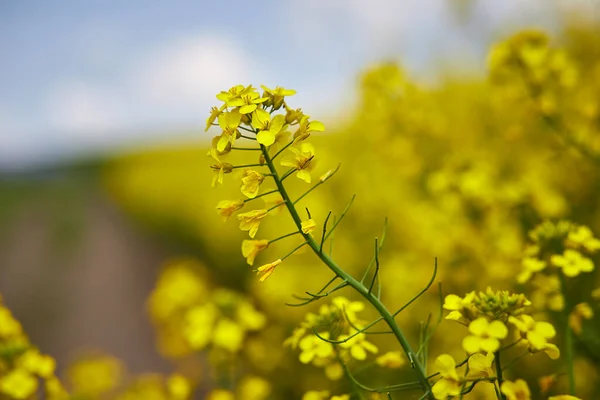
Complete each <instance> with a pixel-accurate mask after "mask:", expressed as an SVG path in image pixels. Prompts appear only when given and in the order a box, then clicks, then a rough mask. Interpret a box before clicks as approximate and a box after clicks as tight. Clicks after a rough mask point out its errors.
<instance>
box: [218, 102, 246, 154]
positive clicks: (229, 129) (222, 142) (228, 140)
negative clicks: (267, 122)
mask: <svg viewBox="0 0 600 400" xmlns="http://www.w3.org/2000/svg"><path fill="white" fill-rule="evenodd" d="M241 121H242V114H240V112H239V111H238V110H237V109H236V110H233V111H229V112H224V113H221V114H220V115H219V126H220V127H221V129H223V132H222V133H221V137H220V138H219V141H218V142H217V150H218V151H224V150H225V148H226V147H227V145H228V144H231V145H232V146H233V144H234V142H235V140H236V139H237V138H238V137H239V132H238V126H240V122H241Z"/></svg>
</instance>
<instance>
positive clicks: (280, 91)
mask: <svg viewBox="0 0 600 400" xmlns="http://www.w3.org/2000/svg"><path fill="white" fill-rule="evenodd" d="M260 87H261V88H262V89H263V90H264V91H265V93H263V97H268V98H269V101H268V102H267V103H266V104H267V105H268V106H273V108H274V109H275V110H278V109H279V108H281V106H282V105H283V98H284V97H285V96H293V95H295V94H296V91H295V90H292V89H284V88H282V87H281V86H276V87H275V89H274V90H273V89H269V88H268V87H266V86H265V85H260Z"/></svg>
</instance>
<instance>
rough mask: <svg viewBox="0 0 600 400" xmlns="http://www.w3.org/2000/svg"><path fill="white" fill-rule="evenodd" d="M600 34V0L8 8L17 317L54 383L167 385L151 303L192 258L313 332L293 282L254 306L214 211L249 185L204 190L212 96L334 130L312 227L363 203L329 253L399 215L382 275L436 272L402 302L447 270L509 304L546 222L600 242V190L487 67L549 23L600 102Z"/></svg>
mask: <svg viewBox="0 0 600 400" xmlns="http://www.w3.org/2000/svg"><path fill="white" fill-rule="evenodd" d="M599 21H600V2H598V1H597V0H578V1H574V0H564V1H558V0H557V1H546V0H520V1H503V2H489V1H476V0H421V1H394V0H373V1H369V2H364V1H359V0H347V1H341V0H332V1H316V0H315V1H313V0H304V1H294V2H292V1H290V2H285V1H255V2H252V3H251V5H250V4H249V3H248V2H241V1H240V2H237V1H232V2H218V1H213V2H209V1H172V2H158V1H142V0H131V1H127V2H121V1H98V0H90V1H86V2H79V1H67V0H63V1H54V2H47V1H34V0H32V1H1V2H0V54H2V62H1V63H0V71H1V73H0V293H2V296H3V301H4V303H5V304H6V305H7V306H8V307H9V308H11V309H12V310H13V312H14V314H15V316H16V317H17V318H18V319H19V320H20V321H21V322H22V324H23V326H24V328H25V330H26V331H27V332H28V334H29V336H30V338H31V340H32V342H33V343H36V344H37V345H38V346H39V347H40V349H41V350H42V351H43V352H45V353H48V354H51V355H52V356H54V357H56V359H57V360H58V365H59V369H61V368H63V369H64V368H65V366H66V365H68V363H69V362H70V360H72V359H73V357H75V356H76V355H77V354H78V353H79V352H81V351H82V350H81V349H102V350H103V351H105V352H107V353H109V354H112V355H114V356H116V357H118V358H119V359H121V360H122V361H123V363H124V364H125V365H126V366H127V369H128V370H129V371H130V372H131V373H133V374H135V373H142V372H149V371H156V372H168V371H171V370H172V369H173V367H172V360H171V361H167V360H166V358H167V359H168V357H166V358H165V357H164V354H161V351H160V349H159V350H157V346H156V345H155V342H156V332H155V329H153V327H152V324H151V322H150V320H149V318H148V315H147V312H146V309H147V306H146V304H147V299H148V297H149V295H150V293H151V291H152V290H153V288H154V287H155V285H156V280H157V276H158V274H159V272H160V270H161V267H162V266H163V265H164V264H165V263H167V262H169V260H172V259H173V258H174V257H175V258H176V257H193V258H194V259H196V260H199V261H198V262H199V263H201V264H202V267H201V268H202V269H203V270H206V271H209V272H208V274H211V276H212V277H213V278H211V279H212V281H214V282H215V285H223V286H225V287H230V288H233V289H235V290H239V291H243V292H245V293H247V294H248V295H249V296H250V297H252V298H254V302H255V303H256V304H257V307H259V308H261V309H263V311H264V312H265V313H266V314H267V315H268V316H269V318H271V319H272V321H281V320H283V321H284V322H285V323H288V324H291V322H290V321H291V320H293V319H294V318H296V320H297V319H298V318H299V317H301V315H302V312H297V313H295V311H294V312H292V313H289V310H288V309H287V308H285V306H284V305H283V303H284V302H285V301H288V300H289V298H290V294H291V292H292V291H295V292H299V293H301V292H302V291H303V290H306V289H305V288H302V286H298V282H297V279H295V278H294V275H293V273H292V271H293V268H292V267H290V268H289V270H290V271H289V272H281V273H280V274H279V276H278V275H277V274H276V275H274V276H273V277H272V278H270V280H279V281H278V282H275V283H273V282H267V283H266V284H264V285H262V286H261V287H260V288H259V290H257V289H256V279H255V277H254V276H253V274H251V273H250V271H249V269H248V268H247V266H245V261H244V259H243V258H242V257H241V254H240V252H239V245H240V242H241V240H242V238H243V235H242V234H241V233H240V232H239V230H238V229H237V227H236V224H235V222H232V221H230V223H229V224H227V225H223V224H222V222H221V221H220V219H219V218H218V217H217V216H216V215H215V212H214V205H215V204H216V202H217V201H218V200H220V199H226V198H230V197H231V196H233V195H234V193H237V183H232V181H234V180H235V179H230V180H229V182H228V183H229V185H228V184H227V183H226V185H225V187H224V188H217V189H212V188H211V187H210V181H211V175H212V173H211V171H210V169H209V168H208V166H209V164H210V162H209V161H208V160H207V158H206V157H205V153H206V150H207V149H208V147H209V146H210V139H211V138H212V136H213V135H214V134H216V133H214V132H213V133H212V134H211V133H205V132H204V125H205V120H206V117H207V116H208V113H209V110H210V107H211V106H214V105H217V100H216V98H215V95H216V93H218V92H219V91H221V90H227V89H228V88H229V87H231V86H233V85H236V84H240V83H241V84H253V85H254V86H255V87H258V86H259V85H260V84H265V85H267V86H269V87H274V86H276V85H280V86H284V87H286V88H293V89H295V90H296V91H297V92H298V93H297V95H295V96H293V97H291V98H290V99H289V103H290V104H291V105H292V107H302V109H303V110H304V111H305V112H306V113H307V114H309V115H311V116H312V117H313V119H318V120H320V121H323V122H324V123H325V125H326V127H327V132H326V133H325V134H323V135H317V137H315V138H314V142H315V145H316V147H317V151H320V152H321V153H317V154H319V156H321V154H322V155H323V157H322V158H320V159H319V164H318V166H319V169H320V170H322V171H323V172H324V171H326V170H327V169H329V168H330V167H331V166H335V165H336V164H337V163H338V162H339V161H341V162H342V165H343V167H342V169H341V170H340V172H339V175H338V178H337V179H338V180H337V181H334V182H333V183H332V185H331V187H330V188H329V189H323V192H322V193H321V194H317V195H316V197H314V198H313V200H311V201H312V203H311V211H312V210H314V211H313V215H315V216H316V219H317V221H318V222H317V223H318V224H319V218H320V221H322V220H323V218H324V216H325V215H326V213H327V211H328V210H329V209H336V210H339V209H343V207H344V205H345V204H346V202H347V200H348V199H349V198H350V196H351V195H352V194H353V193H357V194H358V197H357V201H356V204H355V208H354V212H353V213H352V215H351V216H349V217H348V220H347V222H346V224H347V225H346V226H345V229H346V231H347V232H346V233H345V234H341V236H340V239H339V244H337V245H336V246H339V248H340V249H344V248H353V249H355V250H352V251H345V252H343V251H341V250H340V253H344V254H343V255H340V256H341V257H342V260H347V261H348V263H349V269H351V270H352V269H353V268H355V269H354V270H355V271H359V270H360V267H361V266H364V263H362V264H361V262H362V261H359V259H360V257H361V251H363V250H364V252H363V253H362V254H365V252H366V253H367V254H368V251H369V250H368V249H370V248H371V246H372V244H371V240H372V237H374V236H376V235H378V234H379V232H380V229H381V224H382V221H383V218H384V217H385V216H386V215H387V216H389V217H390V221H391V228H390V229H391V232H392V236H391V239H390V242H389V243H390V244H389V246H390V249H391V250H390V252H389V253H388V256H387V257H388V258H387V261H388V262H389V263H390V264H391V265H398V270H397V271H402V268H414V267H415V266H418V269H419V270H423V274H414V275H412V276H411V277H409V278H406V277H404V278H402V279H404V280H402V279H399V280H398V281H397V282H398V284H397V285H398V287H400V288H409V289H410V288H414V289H415V290H417V289H418V288H420V287H422V285H423V283H424V282H426V281H427V276H428V274H429V273H430V268H431V266H432V260H433V257H434V256H438V257H440V260H441V267H442V269H443V270H445V271H446V272H443V273H442V274H441V279H442V281H444V283H445V284H446V283H448V286H447V288H448V290H449V291H452V289H455V292H456V293H458V294H462V293H464V292H466V291H470V290H474V289H484V288H485V286H486V285H487V284H490V283H492V284H495V286H499V287H498V288H509V287H510V285H513V284H514V276H515V274H514V273H513V272H514V271H515V270H516V269H518V267H519V265H520V264H519V257H520V256H521V253H522V248H523V246H524V245H525V243H526V242H527V236H526V234H527V231H528V230H529V229H531V227H533V226H535V224H537V223H539V222H540V221H542V220H543V219H545V218H568V219H573V220H575V221H576V222H577V223H581V224H586V225H589V226H590V227H592V229H593V230H594V231H595V232H596V235H598V234H599V233H600V230H599V229H600V219H599V214H598V210H597V208H598V205H597V201H596V200H598V182H599V180H598V173H597V169H594V168H592V167H591V166H590V165H589V164H587V163H586V161H585V160H582V158H581V157H580V156H579V155H577V154H573V153H572V152H568V151H563V150H560V146H559V145H560V143H558V142H557V141H556V140H554V138H552V137H551V134H550V133H548V131H547V129H546V128H541V127H540V126H538V125H536V124H535V123H534V122H532V121H533V118H531V117H530V116H528V115H525V116H523V115H521V114H520V113H521V111H522V108H523V107H522V106H520V105H519V104H518V103H509V102H507V101H505V100H498V99H496V98H495V97H494V96H493V93H492V89H490V88H489V87H488V86H487V85H488V82H487V80H488V71H487V69H486V57H487V54H488V51H489V49H490V46H491V45H492V44H493V43H495V42H497V41H499V40H504V39H506V38H507V37H508V36H510V35H512V34H514V33H515V32H517V31H519V30H520V29H523V28H532V27H533V28H538V29H541V30H543V31H545V32H547V33H548V35H549V37H550V38H551V42H552V43H553V45H554V46H557V47H560V48H566V49H567V51H568V52H570V54H572V57H573V59H574V60H575V63H576V64H577V66H578V68H579V69H580V70H581V71H582V72H581V76H582V77H583V78H582V79H583V82H584V84H582V86H585V87H588V89H589V90H592V89H591V88H590V87H594V88H597V86H598V84H599V83H598V82H599V81H597V80H595V79H596V78H598V77H600V75H598V74H596V75H594V72H593V71H598V70H599V69H598V66H599V65H600V64H599V63H600V45H599V43H600V29H599V25H598V22H599ZM594 68H596V70H594ZM389 92H390V93H391V92H394V93H393V94H390V93H389ZM597 93H600V92H591V93H588V97H589V98H590V99H591V98H593V97H594V95H595V94H597ZM386 96H387V97H386ZM586 101H587V100H586ZM595 101H596V100H595ZM586 104H592V105H594V106H595V104H597V102H596V103H593V102H592V101H591V100H589V101H588V102H587V103H586ZM591 112H592V113H596V114H594V115H595V116H593V118H597V109H596V110H595V111H594V110H593V111H591ZM596 132H597V131H596ZM596 135H597V133H596ZM387 144H391V145H390V146H387ZM590 146H592V144H590ZM319 149H321V150H319ZM566 170H568V171H570V173H569V174H567V173H566V172H565V171H566ZM449 182H450V183H449ZM451 182H455V183H456V182H460V183H457V186H458V188H454V187H453V186H452V183H451ZM234 186H235V187H234ZM228 196H229V197H228ZM465 204H466V205H465ZM348 221H349V222H348ZM261 229H263V228H261ZM264 229H265V231H264V233H271V234H272V235H275V232H278V231H280V230H281V229H278V227H277V226H276V224H275V223H273V224H272V225H269V226H267V227H266V228H264ZM217 238H218V240H217ZM354 243H363V244H364V245H363V244H361V245H358V246H355V247H352V245H351V244H354ZM344 246H346V247H344ZM273 254H275V253H273ZM363 258H364V257H363ZM363 261H364V260H363ZM367 261H368V259H367ZM303 262H306V261H298V262H297V263H298V264H299V265H300V264H302V263H303ZM509 265H512V267H509ZM302 268H304V267H302ZM306 268H309V267H306ZM314 268H318V266H315V267H314ZM483 270H485V271H487V272H485V273H479V272H477V274H478V275H477V278H475V276H474V274H475V272H474V271H483ZM295 273H296V274H298V273H299V270H296V271H295ZM315 274H317V273H316V272H315ZM323 277H324V275H323ZM390 277H391V278H393V279H395V278H394V277H393V276H390ZM324 279H325V280H326V278H321V276H318V274H317V275H315V282H316V283H315V284H314V285H313V288H314V287H316V286H318V285H319V282H321V280H324ZM407 279H408V281H407ZM413 280H414V282H413ZM286 282H287V283H286ZM288 283H289V286H285V285H287V284H288ZM409 295H410V293H408V292H407V291H406V290H394V293H393V294H390V295H389V298H388V301H389V302H390V303H391V304H401V302H402V301H403V300H405V298H410V296H409ZM265 304H267V305H268V307H267V306H265ZM423 307H429V308H430V309H435V308H436V296H435V295H433V296H432V298H431V299H429V300H426V304H425V306H423ZM294 313H295V314H294ZM287 314H290V315H287ZM284 322H281V323H282V324H283V325H282V326H286V325H285V323H284ZM287 333H289V331H288V332H287ZM440 346H442V347H444V346H445V345H443V344H442V345H440ZM159 347H160V346H159ZM448 347H450V345H448ZM162 352H163V353H164V349H163V351H162ZM167 353H168V351H167Z"/></svg>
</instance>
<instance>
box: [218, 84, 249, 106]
mask: <svg viewBox="0 0 600 400" xmlns="http://www.w3.org/2000/svg"><path fill="white" fill-rule="evenodd" d="M253 89H254V88H253V87H252V85H249V86H247V87H245V86H244V85H235V86H233V87H231V88H230V89H229V90H228V91H227V92H225V91H221V93H219V94H218V95H217V99H219V100H221V101H223V102H225V104H227V103H228V102H229V101H232V100H235V99H237V98H239V97H240V96H242V95H243V94H245V93H247V92H249V91H252V90H253ZM227 105H228V104H227Z"/></svg>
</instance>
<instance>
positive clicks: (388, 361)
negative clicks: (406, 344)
mask: <svg viewBox="0 0 600 400" xmlns="http://www.w3.org/2000/svg"><path fill="white" fill-rule="evenodd" d="M375 363H377V365H379V366H380V367H385V368H401V367H402V366H404V364H406V360H405V359H404V356H402V353H401V352H399V351H388V352H387V353H384V354H382V355H380V356H379V357H377V358H376V359H375Z"/></svg>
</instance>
